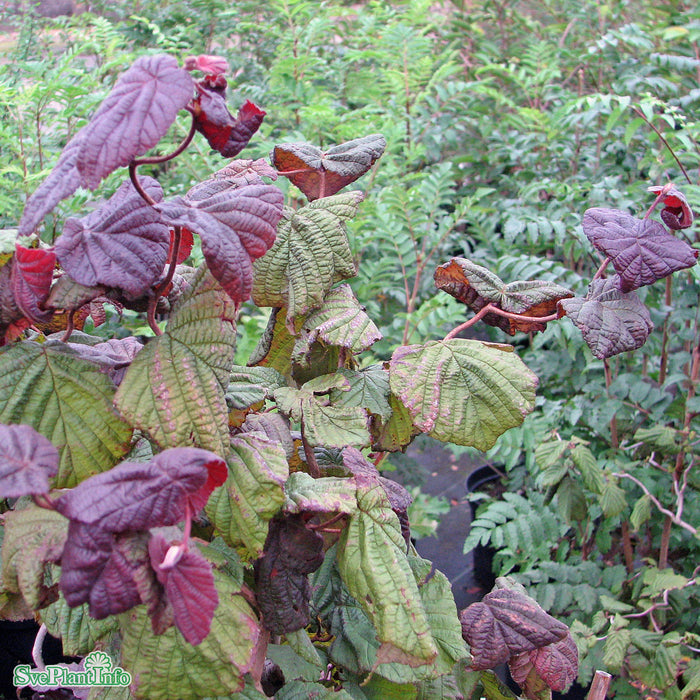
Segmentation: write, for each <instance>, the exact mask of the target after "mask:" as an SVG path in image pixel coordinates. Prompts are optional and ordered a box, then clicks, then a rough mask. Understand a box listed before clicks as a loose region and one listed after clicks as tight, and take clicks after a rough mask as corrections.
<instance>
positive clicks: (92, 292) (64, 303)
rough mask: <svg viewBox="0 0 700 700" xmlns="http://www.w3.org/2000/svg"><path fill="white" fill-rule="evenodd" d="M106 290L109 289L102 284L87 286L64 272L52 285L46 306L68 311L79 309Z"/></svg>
mask: <svg viewBox="0 0 700 700" xmlns="http://www.w3.org/2000/svg"><path fill="white" fill-rule="evenodd" d="M105 291H107V288H106V287H102V286H100V285H97V286H94V287H86V286H85V285H83V284H80V283H79V282H76V281H75V280H74V279H73V278H72V277H70V275H68V274H63V275H61V277H59V278H58V280H57V281H56V283H55V284H54V285H53V287H51V293H50V294H49V298H48V299H47V300H46V306H49V307H51V308H54V309H65V310H68V311H70V310H74V309H79V308H80V307H81V306H83V304H87V303H88V302H89V301H92V300H93V299H95V298H96V297H99V296H101V295H102V294H104V293H105Z"/></svg>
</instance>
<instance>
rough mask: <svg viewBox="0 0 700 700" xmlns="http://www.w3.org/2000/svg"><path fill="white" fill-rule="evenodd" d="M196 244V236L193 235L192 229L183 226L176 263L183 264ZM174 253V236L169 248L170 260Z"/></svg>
mask: <svg viewBox="0 0 700 700" xmlns="http://www.w3.org/2000/svg"><path fill="white" fill-rule="evenodd" d="M193 246H194V236H193V235H192V231H190V230H189V229H188V228H185V227H184V226H183V227H182V230H181V232H180V247H179V248H178V249H177V260H176V263H177V264H178V265H181V264H182V263H183V262H185V260H187V258H189V257H190V253H191V252H192V248H193ZM172 255H173V241H172V236H171V239H170V249H169V250H168V260H171V259H172Z"/></svg>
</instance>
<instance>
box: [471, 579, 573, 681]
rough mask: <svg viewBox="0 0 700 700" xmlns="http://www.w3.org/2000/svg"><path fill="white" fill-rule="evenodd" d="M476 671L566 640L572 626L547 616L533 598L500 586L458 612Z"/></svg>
mask: <svg viewBox="0 0 700 700" xmlns="http://www.w3.org/2000/svg"><path fill="white" fill-rule="evenodd" d="M459 619H460V622H461V623H462V635H463V636H464V639H465V640H466V641H467V643H468V644H469V646H470V648H471V652H472V657H473V660H472V663H471V666H472V668H473V669H474V670H477V671H479V670H483V669H487V668H493V667H494V666H496V665H498V664H500V663H504V662H505V661H508V659H510V657H511V656H515V655H518V654H523V653H524V652H527V651H532V650H533V649H537V648H538V647H542V646H546V645H547V644H553V643H554V642H557V641H559V640H560V639H563V638H564V637H565V636H566V635H567V634H568V631H569V628H568V627H567V626H566V625H565V624H564V623H562V622H559V621H558V620H556V619H555V618H553V617H552V616H551V615H548V614H547V613H546V612H545V611H544V610H542V608H541V607H540V606H539V605H537V603H535V601H534V600H532V598H529V597H528V596H526V595H524V594H522V593H519V592H518V591H514V590H509V589H498V590H495V591H492V592H491V593H489V594H488V595H486V596H484V599H483V600H482V601H481V602H480V603H472V604H471V605H470V606H469V607H468V608H466V609H464V610H462V612H461V613H460V615H459Z"/></svg>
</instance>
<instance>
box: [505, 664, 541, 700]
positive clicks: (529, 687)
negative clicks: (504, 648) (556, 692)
mask: <svg viewBox="0 0 700 700" xmlns="http://www.w3.org/2000/svg"><path fill="white" fill-rule="evenodd" d="M534 653H535V652H530V653H527V654H520V655H518V656H513V657H511V659H510V661H509V662H508V668H509V670H510V674H511V676H512V677H513V680H514V681H515V682H516V683H517V684H518V685H519V686H520V689H521V693H522V696H523V697H525V698H529V700H551V699H552V691H551V689H550V687H549V686H548V685H547V683H545V681H544V679H543V678H542V677H541V676H540V674H539V673H538V672H537V669H536V668H535V666H534V664H533V663H532V660H531V659H530V654H534Z"/></svg>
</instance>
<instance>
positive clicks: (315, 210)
mask: <svg viewBox="0 0 700 700" xmlns="http://www.w3.org/2000/svg"><path fill="white" fill-rule="evenodd" d="M362 199H363V194H362V193H361V192H348V193H345V194H337V195H334V196H332V197H324V198H323V199H319V200H317V201H315V202H312V203H311V204H308V205H307V206H305V207H303V208H301V209H297V210H292V209H285V214H284V217H283V218H282V221H280V223H279V226H278V227H277V239H276V241H275V243H274V245H273V246H272V248H270V250H268V251H267V253H265V255H263V257H262V258H259V259H258V260H256V261H255V263H254V264H253V268H254V271H255V279H254V281H253V301H254V302H255V304H257V305H258V306H286V307H287V326H288V327H289V328H290V330H292V329H293V326H294V319H295V318H296V317H298V316H302V315H304V314H306V313H307V312H308V311H310V310H311V309H314V308H316V307H318V306H321V305H322V303H323V299H324V297H325V296H326V293H327V292H328V291H329V290H330V288H331V287H332V286H333V284H334V283H335V282H339V281H341V280H344V279H348V278H349V277H354V276H355V275H356V274H357V270H356V268H355V261H354V259H353V255H352V251H351V250H350V245H349V243H348V237H347V231H346V228H345V222H346V221H348V220H350V219H352V218H353V217H354V216H355V212H356V211H357V207H358V205H359V203H360V202H361V201H362Z"/></svg>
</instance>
